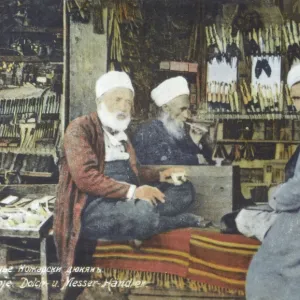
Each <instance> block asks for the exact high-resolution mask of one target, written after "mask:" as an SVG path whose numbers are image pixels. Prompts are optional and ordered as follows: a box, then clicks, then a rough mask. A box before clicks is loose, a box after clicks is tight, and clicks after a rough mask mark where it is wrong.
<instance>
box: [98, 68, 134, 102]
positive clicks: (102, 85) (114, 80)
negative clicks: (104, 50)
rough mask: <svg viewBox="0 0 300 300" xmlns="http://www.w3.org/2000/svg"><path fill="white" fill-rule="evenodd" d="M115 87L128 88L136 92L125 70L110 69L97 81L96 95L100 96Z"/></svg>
mask: <svg viewBox="0 0 300 300" xmlns="http://www.w3.org/2000/svg"><path fill="white" fill-rule="evenodd" d="M114 88H127V89H129V90H131V91H132V92H133V93H134V89H133V86H132V83H131V80H130V78H129V76H128V75H127V74H126V73H125V72H118V71H110V72H107V73H105V74H104V75H102V76H101V77H99V79H98V80H97V82H96V97H97V98H99V97H100V96H102V95H103V94H104V93H106V92H107V91H109V90H111V89H114Z"/></svg>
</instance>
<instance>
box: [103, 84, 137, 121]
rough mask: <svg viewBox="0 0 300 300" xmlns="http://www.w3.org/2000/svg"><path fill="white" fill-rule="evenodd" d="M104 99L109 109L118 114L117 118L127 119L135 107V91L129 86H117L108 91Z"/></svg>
mask: <svg viewBox="0 0 300 300" xmlns="http://www.w3.org/2000/svg"><path fill="white" fill-rule="evenodd" d="M102 101H103V102H104V104H105V105H106V107H107V110H108V111H109V112H110V113H112V114H116V118H117V120H120V121H122V120H125V119H126V118H128V117H130V116H131V109H132V107H133V93H132V91H131V90H129V89H127V88H115V89H112V90H110V91H108V92H106V93H105V94H104V95H103V97H102Z"/></svg>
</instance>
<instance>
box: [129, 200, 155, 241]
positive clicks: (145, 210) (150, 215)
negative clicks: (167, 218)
mask: <svg viewBox="0 0 300 300" xmlns="http://www.w3.org/2000/svg"><path fill="white" fill-rule="evenodd" d="M136 208H137V210H136V214H134V215H131V216H130V217H131V222H133V223H134V226H135V228H136V235H137V239H143V238H145V237H148V236H150V235H152V234H153V233H154V232H155V231H156V228H157V226H158V224H159V214H158V213H156V212H155V207H154V206H153V205H152V204H150V203H149V202H147V201H144V200H138V201H137V202H136Z"/></svg>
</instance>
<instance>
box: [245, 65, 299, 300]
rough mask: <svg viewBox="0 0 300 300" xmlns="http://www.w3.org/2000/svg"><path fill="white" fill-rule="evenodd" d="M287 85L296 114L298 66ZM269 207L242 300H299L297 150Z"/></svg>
mask: <svg viewBox="0 0 300 300" xmlns="http://www.w3.org/2000/svg"><path fill="white" fill-rule="evenodd" d="M287 82H288V85H289V87H290V91H291V97H292V99H293V101H294V104H295V107H296V109H297V111H299V110H300V65H295V66H293V67H292V69H291V70H290V72H289V74H288V79H287ZM269 205H270V207H271V208H272V209H273V210H274V212H275V213H276V215H277V216H276V218H275V219H274V221H273V222H272V223H273V224H272V225H271V227H270V229H269V230H268V231H267V232H266V234H265V235H264V239H263V242H262V245H261V247H260V249H259V250H258V252H257V254H256V255H255V256H254V258H253V260H252V262H251V264H250V268H249V270H248V274H247V280H246V298H247V300H267V299H270V300H271V299H272V300H273V299H278V300H298V299H300V251H299V249H300V159H299V147H298V149H297V150H296V152H295V153H294V155H293V156H292V158H291V159H290V161H289V162H288V164H287V166H286V182H285V183H283V184H282V185H280V186H279V187H277V188H276V190H275V191H273V193H272V195H271V196H270V200H269ZM271 213H272V212H271ZM257 220H259V218H258V219H257ZM254 221H255V220H254Z"/></svg>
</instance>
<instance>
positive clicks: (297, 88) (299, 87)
mask: <svg viewBox="0 0 300 300" xmlns="http://www.w3.org/2000/svg"><path fill="white" fill-rule="evenodd" d="M291 97H292V98H299V99H300V82H297V83H296V84H294V85H293V86H292V87H291Z"/></svg>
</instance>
